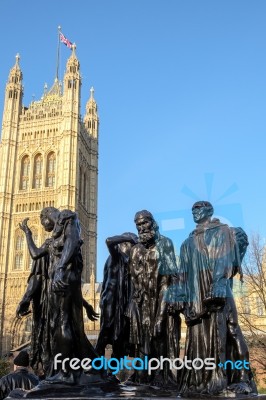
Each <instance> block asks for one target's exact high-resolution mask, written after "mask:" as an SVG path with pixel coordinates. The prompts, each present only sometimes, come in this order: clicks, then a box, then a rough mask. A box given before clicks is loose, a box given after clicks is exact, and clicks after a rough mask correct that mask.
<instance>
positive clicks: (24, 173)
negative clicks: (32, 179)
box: [20, 156, 30, 190]
mask: <svg viewBox="0 0 266 400" xmlns="http://www.w3.org/2000/svg"><path fill="white" fill-rule="evenodd" d="M29 176H30V158H29V156H24V157H23V158H22V161H21V173H20V189H21V190H26V189H28V188H29Z"/></svg>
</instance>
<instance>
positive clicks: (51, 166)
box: [46, 152, 56, 187]
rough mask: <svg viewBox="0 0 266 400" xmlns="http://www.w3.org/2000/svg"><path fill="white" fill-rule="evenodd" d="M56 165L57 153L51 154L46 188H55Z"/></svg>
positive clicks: (48, 158)
mask: <svg viewBox="0 0 266 400" xmlns="http://www.w3.org/2000/svg"><path fill="white" fill-rule="evenodd" d="M55 165H56V157H55V153H53V152H52V153H49V154H48V157H47V168H46V186H48V187H53V186H54V185H55Z"/></svg>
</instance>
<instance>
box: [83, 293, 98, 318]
mask: <svg viewBox="0 0 266 400" xmlns="http://www.w3.org/2000/svg"><path fill="white" fill-rule="evenodd" d="M82 302H83V307H84V308H85V310H86V314H87V317H88V318H89V319H90V320H91V321H97V319H98V318H99V314H98V313H96V312H95V311H94V308H93V307H92V305H91V304H89V303H88V302H87V301H86V300H85V299H84V298H83V299H82Z"/></svg>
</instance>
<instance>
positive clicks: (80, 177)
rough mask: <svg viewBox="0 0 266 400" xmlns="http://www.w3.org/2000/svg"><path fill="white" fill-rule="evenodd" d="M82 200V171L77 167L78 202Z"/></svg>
mask: <svg viewBox="0 0 266 400" xmlns="http://www.w3.org/2000/svg"><path fill="white" fill-rule="evenodd" d="M81 198H82V169H81V167H79V201H81Z"/></svg>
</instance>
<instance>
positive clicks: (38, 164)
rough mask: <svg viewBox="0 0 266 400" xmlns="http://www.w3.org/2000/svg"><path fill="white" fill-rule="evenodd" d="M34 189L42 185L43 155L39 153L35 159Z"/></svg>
mask: <svg viewBox="0 0 266 400" xmlns="http://www.w3.org/2000/svg"><path fill="white" fill-rule="evenodd" d="M32 186H33V189H39V188H40V187H41V186H42V155H41V154H37V155H36V156H35V159H34V173H33V185H32Z"/></svg>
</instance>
